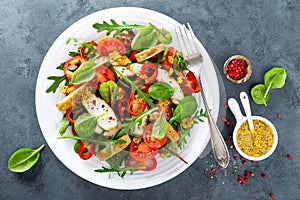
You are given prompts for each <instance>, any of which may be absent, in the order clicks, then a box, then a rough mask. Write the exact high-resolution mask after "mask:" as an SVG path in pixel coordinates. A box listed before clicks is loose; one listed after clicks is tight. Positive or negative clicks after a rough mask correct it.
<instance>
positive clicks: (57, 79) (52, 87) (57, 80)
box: [46, 75, 69, 93]
mask: <svg viewBox="0 0 300 200" xmlns="http://www.w3.org/2000/svg"><path fill="white" fill-rule="evenodd" d="M47 79H48V80H53V81H54V83H52V85H50V86H49V87H48V89H47V90H46V93H49V92H53V93H55V92H56V90H57V88H58V86H59V85H60V84H61V83H62V82H63V81H65V85H68V84H69V80H68V79H67V77H66V76H65V75H62V76H49V77H48V78H47Z"/></svg>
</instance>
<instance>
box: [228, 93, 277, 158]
mask: <svg viewBox="0 0 300 200" xmlns="http://www.w3.org/2000/svg"><path fill="white" fill-rule="evenodd" d="M228 106H229V108H230V110H231V111H232V113H233V114H234V116H235V118H236V122H237V123H236V126H235V128H234V131H233V143H234V146H235V148H236V150H237V151H238V153H239V154H240V155H241V156H243V157H244V158H246V159H248V160H255V161H260V160H264V159H266V158H268V157H269V156H271V155H272V154H273V152H274V151H275V149H276V147H277V144H278V133H277V130H276V128H275V126H274V125H273V124H272V123H271V122H270V121H269V120H267V119H266V118H264V117H261V116H251V119H252V120H253V121H255V120H258V121H260V122H262V123H264V124H265V125H266V126H268V127H269V128H270V129H271V130H272V136H273V138H272V140H273V142H272V144H271V147H270V148H269V149H268V150H267V151H266V152H264V153H263V154H262V155H260V156H252V155H249V153H248V154H247V153H246V152H245V150H244V149H243V147H240V146H239V142H238V131H239V129H240V128H241V126H242V125H243V124H244V123H247V117H245V116H244V115H242V113H241V111H240V108H239V105H238V103H237V101H236V100H235V99H233V98H230V99H229V100H228ZM240 134H243V133H240ZM259 134H263V133H259ZM260 138H264V136H263V135H260ZM251 142H253V141H251ZM254 142H255V141H254ZM255 150H257V149H255Z"/></svg>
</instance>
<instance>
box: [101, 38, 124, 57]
mask: <svg viewBox="0 0 300 200" xmlns="http://www.w3.org/2000/svg"><path fill="white" fill-rule="evenodd" d="M113 51H119V52H120V53H121V54H122V55H124V54H125V53H126V47H125V45H124V44H123V43H122V42H121V41H120V40H118V39H116V38H111V37H106V38H103V39H102V40H100V42H99V43H98V53H99V55H100V56H107V55H108V54H109V53H111V52H113Z"/></svg>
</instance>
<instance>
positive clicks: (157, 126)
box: [152, 113, 168, 140]
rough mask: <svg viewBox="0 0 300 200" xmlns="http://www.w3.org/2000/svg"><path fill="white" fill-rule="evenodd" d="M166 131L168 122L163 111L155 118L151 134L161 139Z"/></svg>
mask: <svg viewBox="0 0 300 200" xmlns="http://www.w3.org/2000/svg"><path fill="white" fill-rule="evenodd" d="M167 131H168V122H167V120H166V117H165V115H164V113H161V114H160V116H159V117H158V118H157V119H156V120H155V122H154V124H153V128H152V136H153V137H155V138H157V139H159V140H161V139H163V138H164V137H165V136H166V133H167Z"/></svg>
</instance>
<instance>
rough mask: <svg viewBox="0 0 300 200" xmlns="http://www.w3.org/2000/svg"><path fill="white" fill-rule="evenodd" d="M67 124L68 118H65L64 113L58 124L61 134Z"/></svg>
mask: <svg viewBox="0 0 300 200" xmlns="http://www.w3.org/2000/svg"><path fill="white" fill-rule="evenodd" d="M68 126H69V120H68V119H67V117H66V115H64V116H63V117H62V119H61V120H60V122H59V125H58V132H59V134H60V135H63V134H64V133H65V132H66V129H67V128H68Z"/></svg>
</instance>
